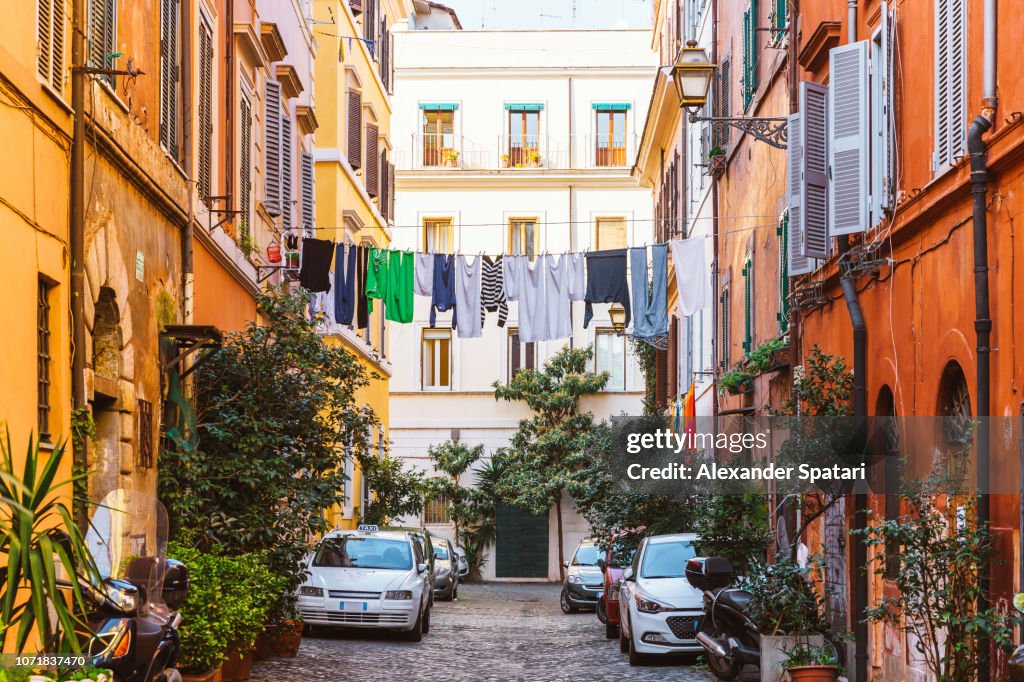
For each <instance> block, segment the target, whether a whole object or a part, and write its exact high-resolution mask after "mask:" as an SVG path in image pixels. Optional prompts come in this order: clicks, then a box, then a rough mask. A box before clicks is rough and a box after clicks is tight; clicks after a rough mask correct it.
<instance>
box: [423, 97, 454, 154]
mask: <svg viewBox="0 0 1024 682" xmlns="http://www.w3.org/2000/svg"><path fill="white" fill-rule="evenodd" d="M457 160H458V156H457V153H456V150H455V111H454V110H453V109H424V110H423V165H424V166H431V167H434V166H454V165H455V162H456V161H457Z"/></svg>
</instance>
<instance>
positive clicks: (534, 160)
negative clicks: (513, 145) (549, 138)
mask: <svg viewBox="0 0 1024 682" xmlns="http://www.w3.org/2000/svg"><path fill="white" fill-rule="evenodd" d="M530 165H531V166H539V165H540V152H530Z"/></svg>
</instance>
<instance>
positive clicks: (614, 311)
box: [608, 303, 626, 336]
mask: <svg viewBox="0 0 1024 682" xmlns="http://www.w3.org/2000/svg"><path fill="white" fill-rule="evenodd" d="M608 318H609V319H610V320H611V321H612V329H613V330H615V334H616V335H617V336H622V335H623V333H625V331H626V309H625V308H623V307H622V305H621V304H619V303H612V304H611V305H610V306H609V307H608Z"/></svg>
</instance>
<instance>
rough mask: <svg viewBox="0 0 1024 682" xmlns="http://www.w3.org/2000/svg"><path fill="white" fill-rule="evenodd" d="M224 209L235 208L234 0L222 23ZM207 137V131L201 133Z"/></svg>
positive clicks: (233, 215) (229, 214) (233, 221)
mask: <svg viewBox="0 0 1024 682" xmlns="http://www.w3.org/2000/svg"><path fill="white" fill-rule="evenodd" d="M224 37H225V41H226V42H225V45H224V61H225V65H226V67H227V68H226V69H225V72H226V77H225V78H224V81H225V82H224V89H225V93H224V122H225V125H224V131H225V132H224V195H225V196H226V197H227V198H226V199H225V200H224V208H225V209H227V210H228V211H233V210H234V208H235V192H234V190H235V186H234V179H235V0H227V21H225V22H224ZM201 132H202V134H204V135H208V134H209V133H208V132H207V131H205V130H204V131H201ZM226 215H227V216H229V217H230V219H231V222H232V223H233V224H234V225H235V227H236V229H237V227H238V221H236V220H235V217H236V216H235V214H234V213H227V214H226Z"/></svg>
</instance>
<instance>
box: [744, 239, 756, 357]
mask: <svg viewBox="0 0 1024 682" xmlns="http://www.w3.org/2000/svg"><path fill="white" fill-rule="evenodd" d="M753 298H754V262H753V260H751V259H750V258H747V262H746V263H744V264H743V353H744V356H746V355H749V354H750V351H751V350H753V348H754V301H753Z"/></svg>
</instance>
